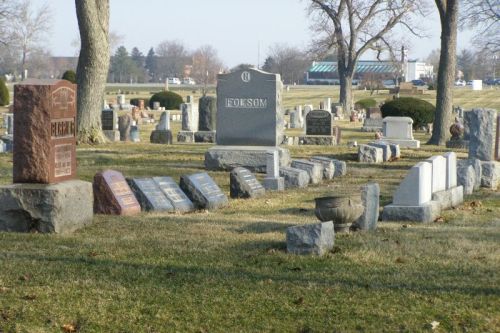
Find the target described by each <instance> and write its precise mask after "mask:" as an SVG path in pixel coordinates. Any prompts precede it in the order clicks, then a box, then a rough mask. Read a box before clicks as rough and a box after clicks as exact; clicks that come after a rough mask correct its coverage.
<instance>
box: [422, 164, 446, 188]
mask: <svg viewBox="0 0 500 333" xmlns="http://www.w3.org/2000/svg"><path fill="white" fill-rule="evenodd" d="M424 162H427V163H430V164H431V165H432V193H436V192H441V191H444V190H445V189H446V159H445V158H444V157H443V156H432V157H429V158H428V159H426V160H424Z"/></svg>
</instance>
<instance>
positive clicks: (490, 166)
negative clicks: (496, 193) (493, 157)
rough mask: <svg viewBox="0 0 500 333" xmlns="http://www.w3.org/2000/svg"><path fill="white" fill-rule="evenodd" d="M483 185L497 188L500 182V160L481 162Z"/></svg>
mask: <svg viewBox="0 0 500 333" xmlns="http://www.w3.org/2000/svg"><path fill="white" fill-rule="evenodd" d="M481 170H482V171H481V186H482V187H487V188H491V189H493V190H496V189H497V188H498V185H499V184H500V162H495V161H485V162H481Z"/></svg>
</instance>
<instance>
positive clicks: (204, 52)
mask: <svg viewBox="0 0 500 333" xmlns="http://www.w3.org/2000/svg"><path fill="white" fill-rule="evenodd" d="M222 67H223V64H222V61H221V60H220V59H219V56H218V55H217V50H216V49H214V48H213V47H212V46H211V45H204V46H201V47H200V48H198V49H197V50H196V51H194V53H193V70H192V72H191V75H192V76H193V78H194V79H195V80H196V82H197V83H199V84H203V85H205V86H206V85H207V84H211V83H215V81H216V80H217V74H219V73H220V72H221V69H222Z"/></svg>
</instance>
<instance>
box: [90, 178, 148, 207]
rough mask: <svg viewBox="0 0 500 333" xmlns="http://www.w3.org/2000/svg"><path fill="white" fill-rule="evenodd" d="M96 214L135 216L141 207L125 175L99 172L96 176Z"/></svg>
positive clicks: (94, 185) (94, 186)
mask: <svg viewBox="0 0 500 333" xmlns="http://www.w3.org/2000/svg"><path fill="white" fill-rule="evenodd" d="M93 188H94V213H96V214H107V215H134V214H137V213H139V212H140V211H141V206H140V205H139V202H138V201H137V199H136V197H135V196H134V193H133V192H132V190H131V189H130V187H129V185H128V184H127V181H126V180H125V178H124V177H123V175H122V174H121V173H120V172H118V171H114V170H105V171H102V172H98V173H97V174H96V175H95V176H94V184H93Z"/></svg>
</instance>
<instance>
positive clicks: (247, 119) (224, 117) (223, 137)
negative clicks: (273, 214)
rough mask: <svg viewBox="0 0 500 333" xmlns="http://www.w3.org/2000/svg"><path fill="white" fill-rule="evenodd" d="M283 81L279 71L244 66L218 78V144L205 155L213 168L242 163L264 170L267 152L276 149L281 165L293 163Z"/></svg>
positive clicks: (231, 167) (242, 164) (227, 167)
mask: <svg viewBox="0 0 500 333" xmlns="http://www.w3.org/2000/svg"><path fill="white" fill-rule="evenodd" d="M282 90H283V83H282V82H281V78H280V76H279V75H278V74H270V73H266V72H263V71H260V70H257V69H244V70H239V71H235V72H232V73H229V74H219V75H218V79H217V135H216V142H217V146H215V147H213V148H210V149H209V150H208V151H207V153H206V154H205V166H206V168H207V169H210V170H220V169H223V170H232V169H233V168H234V167H238V166H243V167H246V168H250V169H251V170H252V171H260V172H264V171H265V168H266V153H267V151H269V150H277V151H278V152H279V156H280V164H281V165H288V164H289V163H290V153H289V151H288V150H287V149H282V148H279V145H280V144H281V143H282V142H283V134H284V133H283V131H284V116H283V111H282V109H281V98H282Z"/></svg>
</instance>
